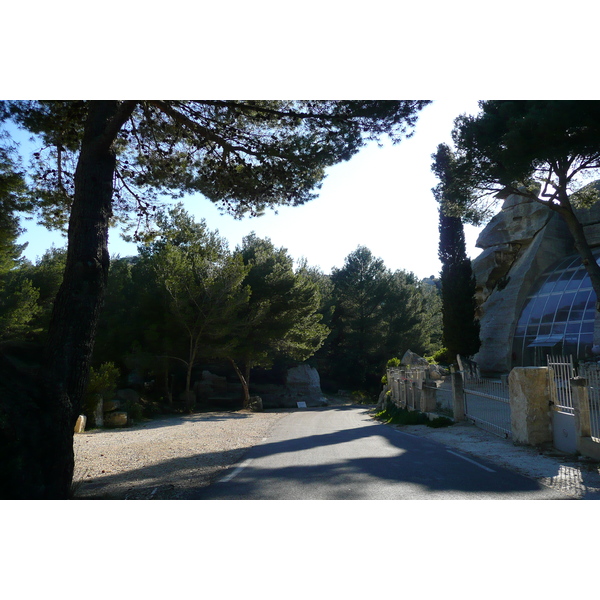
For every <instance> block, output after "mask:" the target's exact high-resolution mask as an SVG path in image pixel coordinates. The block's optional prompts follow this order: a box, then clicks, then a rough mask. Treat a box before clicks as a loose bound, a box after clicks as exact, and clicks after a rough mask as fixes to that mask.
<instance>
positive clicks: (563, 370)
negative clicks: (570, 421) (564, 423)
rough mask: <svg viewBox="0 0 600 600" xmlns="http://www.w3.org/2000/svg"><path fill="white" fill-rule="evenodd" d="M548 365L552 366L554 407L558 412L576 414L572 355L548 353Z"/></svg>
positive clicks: (552, 398) (551, 396) (551, 394)
mask: <svg viewBox="0 0 600 600" xmlns="http://www.w3.org/2000/svg"><path fill="white" fill-rule="evenodd" d="M547 360H548V366H549V367H551V369H552V371H551V373H552V379H551V381H550V383H551V385H550V398H551V400H552V403H553V405H554V409H555V410H556V411H558V412H562V413H567V414H569V415H572V414H574V409H573V396H572V394H571V379H573V377H575V368H574V367H573V357H572V356H553V355H550V354H549V355H548V356H547Z"/></svg>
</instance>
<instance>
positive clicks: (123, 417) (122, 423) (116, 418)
mask: <svg viewBox="0 0 600 600" xmlns="http://www.w3.org/2000/svg"><path fill="white" fill-rule="evenodd" d="M104 426H105V427H126V426H127V413H126V412H124V411H120V410H115V411H113V412H109V413H105V414H104Z"/></svg>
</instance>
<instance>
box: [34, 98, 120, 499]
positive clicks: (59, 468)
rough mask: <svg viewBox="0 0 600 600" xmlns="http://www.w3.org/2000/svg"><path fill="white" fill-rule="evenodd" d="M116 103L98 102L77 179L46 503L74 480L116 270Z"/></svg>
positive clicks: (55, 355)
mask: <svg viewBox="0 0 600 600" xmlns="http://www.w3.org/2000/svg"><path fill="white" fill-rule="evenodd" d="M117 105H118V104H117V102H116V101H102V102H91V103H90V108H89V113H88V117H87V123H86V127H85V133H84V139H83V142H82V148H81V152H80V155H79V161H78V164H77V170H76V173H75V195H74V198H73V205H72V208H71V216H70V221H69V234H68V251H67V261H66V267H65V272H64V276H63V283H62V285H61V287H60V289H59V292H58V295H57V297H56V300H55V303H54V309H53V313H52V319H51V322H50V327H49V332H48V345H47V351H46V360H45V370H44V372H45V381H44V387H45V389H44V392H45V395H46V399H47V402H48V410H49V411H50V416H51V422H52V431H49V432H48V434H49V440H48V443H47V444H46V446H47V451H46V454H45V456H44V467H43V469H42V471H43V476H44V479H45V481H44V497H47V498H66V497H68V495H69V491H70V486H71V482H72V478H73V467H74V457H73V428H74V425H75V422H76V420H77V417H78V415H79V413H80V411H81V403H82V398H83V394H84V392H85V388H86V385H87V381H88V374H89V366H90V360H91V357H92V351H93V346H94V339H95V334H96V324H97V322H98V317H99V315H100V310H101V307H102V303H103V300H104V291H105V289H106V282H107V277H108V268H109V253H108V226H109V219H110V217H111V215H112V208H111V206H112V192H113V177H114V170H115V163H116V159H115V155H114V152H113V151H112V149H111V147H110V144H107V143H99V138H100V137H101V136H103V135H104V133H105V127H106V124H107V122H108V120H110V119H111V118H112V117H113V116H114V114H115V112H116V110H117Z"/></svg>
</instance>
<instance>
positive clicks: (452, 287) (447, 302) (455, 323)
mask: <svg viewBox="0 0 600 600" xmlns="http://www.w3.org/2000/svg"><path fill="white" fill-rule="evenodd" d="M439 212H440V226H439V232H440V243H439V258H440V261H441V262H442V272H441V282H442V345H443V346H444V347H445V348H447V349H448V352H449V354H450V357H451V358H452V360H453V361H454V360H455V357H456V355H457V354H460V355H461V356H466V357H471V356H473V355H475V354H476V353H477V352H478V351H479V347H480V346H481V342H480V340H479V321H478V320H477V319H476V317H475V313H476V310H477V302H476V300H475V277H474V276H473V271H472V268H471V260H470V259H469V257H468V256H467V252H466V246H465V235H464V228H463V224H462V221H461V219H460V217H448V216H446V215H445V214H444V212H443V209H442V207H441V206H440V211H439Z"/></svg>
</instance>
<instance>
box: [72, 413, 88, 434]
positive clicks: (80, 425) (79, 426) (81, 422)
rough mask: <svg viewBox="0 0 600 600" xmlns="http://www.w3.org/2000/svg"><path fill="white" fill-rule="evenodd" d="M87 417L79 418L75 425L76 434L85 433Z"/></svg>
mask: <svg viewBox="0 0 600 600" xmlns="http://www.w3.org/2000/svg"><path fill="white" fill-rule="evenodd" d="M86 421H87V419H86V416H85V415H79V416H78V417H77V422H76V423H75V430H74V431H75V433H83V432H84V431H85V424H86Z"/></svg>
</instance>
